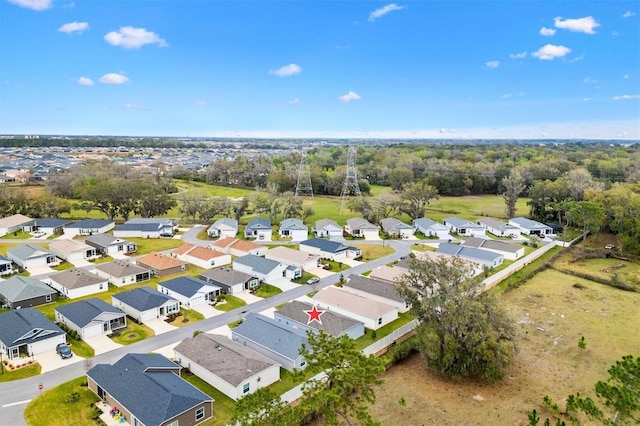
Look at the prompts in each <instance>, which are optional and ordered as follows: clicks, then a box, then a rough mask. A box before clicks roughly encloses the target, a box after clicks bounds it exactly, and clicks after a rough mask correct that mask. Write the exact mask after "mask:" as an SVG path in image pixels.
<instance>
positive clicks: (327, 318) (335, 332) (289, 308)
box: [276, 300, 360, 336]
mask: <svg viewBox="0 0 640 426" xmlns="http://www.w3.org/2000/svg"><path fill="white" fill-rule="evenodd" d="M312 308H313V305H312V304H311V303H307V302H301V301H299V300H292V301H291V302H289V303H285V304H284V305H282V306H281V307H280V309H278V310H277V311H276V312H277V313H278V314H280V315H282V316H283V317H287V318H289V319H291V320H293V321H296V322H298V323H301V324H306V325H307V326H308V327H312V328H315V329H316V330H319V331H324V332H325V333H327V334H331V335H332V336H339V335H340V334H341V333H342V332H344V331H345V330H348V329H350V328H351V327H353V326H355V325H357V324H359V323H360V322H359V321H356V320H354V319H352V318H349V317H346V316H344V315H340V314H338V313H336V312H332V311H328V310H327V311H324V313H323V314H322V315H321V316H320V319H321V320H322V324H320V323H319V322H318V321H311V322H309V314H307V313H306V312H305V311H310V310H311V309H312ZM307 323H308V324H307Z"/></svg>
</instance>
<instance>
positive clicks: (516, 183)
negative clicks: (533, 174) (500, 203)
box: [499, 167, 526, 218]
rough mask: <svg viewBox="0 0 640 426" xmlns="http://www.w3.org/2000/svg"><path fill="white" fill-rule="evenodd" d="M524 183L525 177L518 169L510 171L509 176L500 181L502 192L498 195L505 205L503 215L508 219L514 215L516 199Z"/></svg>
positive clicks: (523, 187) (524, 186) (522, 189)
mask: <svg viewBox="0 0 640 426" xmlns="http://www.w3.org/2000/svg"><path fill="white" fill-rule="evenodd" d="M525 182H526V180H525V176H524V174H523V172H522V171H521V169H520V168H518V167H515V168H513V169H511V173H510V174H509V176H507V177H505V178H503V179H502V186H503V187H504V191H503V192H502V193H500V194H499V195H500V196H501V197H502V198H504V202H505V204H506V207H505V214H506V215H507V217H508V218H512V217H515V215H516V203H517V202H518V197H520V194H521V193H522V191H524V189H525V188H526V185H525Z"/></svg>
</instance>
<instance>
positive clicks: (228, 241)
mask: <svg viewBox="0 0 640 426" xmlns="http://www.w3.org/2000/svg"><path fill="white" fill-rule="evenodd" d="M236 241H237V240H236V239H235V238H231V237H223V238H220V239H219V240H218V241H216V242H214V243H213V244H212V245H213V246H216V247H220V248H227V247H229V246H230V245H232V244H233V243H234V242H236Z"/></svg>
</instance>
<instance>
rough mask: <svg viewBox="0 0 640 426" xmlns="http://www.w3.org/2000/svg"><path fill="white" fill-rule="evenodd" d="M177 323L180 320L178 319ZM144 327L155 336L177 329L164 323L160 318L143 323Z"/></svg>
mask: <svg viewBox="0 0 640 426" xmlns="http://www.w3.org/2000/svg"><path fill="white" fill-rule="evenodd" d="M178 321H180V320H179V319H178ZM144 325H146V326H147V327H149V328H150V329H152V330H153V332H154V333H156V336H157V335H158V334H162V333H166V332H167V331H171V330H175V329H176V328H178V327H176V326H175V325H171V324H169V323H168V322H165V321H164V320H163V319H162V318H154V319H152V320H148V321H145V323H144Z"/></svg>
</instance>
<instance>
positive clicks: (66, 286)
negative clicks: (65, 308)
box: [45, 268, 109, 299]
mask: <svg viewBox="0 0 640 426" xmlns="http://www.w3.org/2000/svg"><path fill="white" fill-rule="evenodd" d="M45 280H46V281H47V283H48V284H49V285H50V286H51V287H53V288H54V289H56V290H58V292H59V293H60V295H62V296H65V297H68V298H69V299H77V298H78V297H84V296H89V295H91V294H97V293H103V292H106V291H108V290H109V282H108V281H107V279H106V278H103V277H101V276H99V275H97V274H94V273H92V272H89V271H87V270H86V269H82V268H71V269H67V270H65V271H62V272H57V273H55V274H51V275H49V277H47V278H46V279H45Z"/></svg>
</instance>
